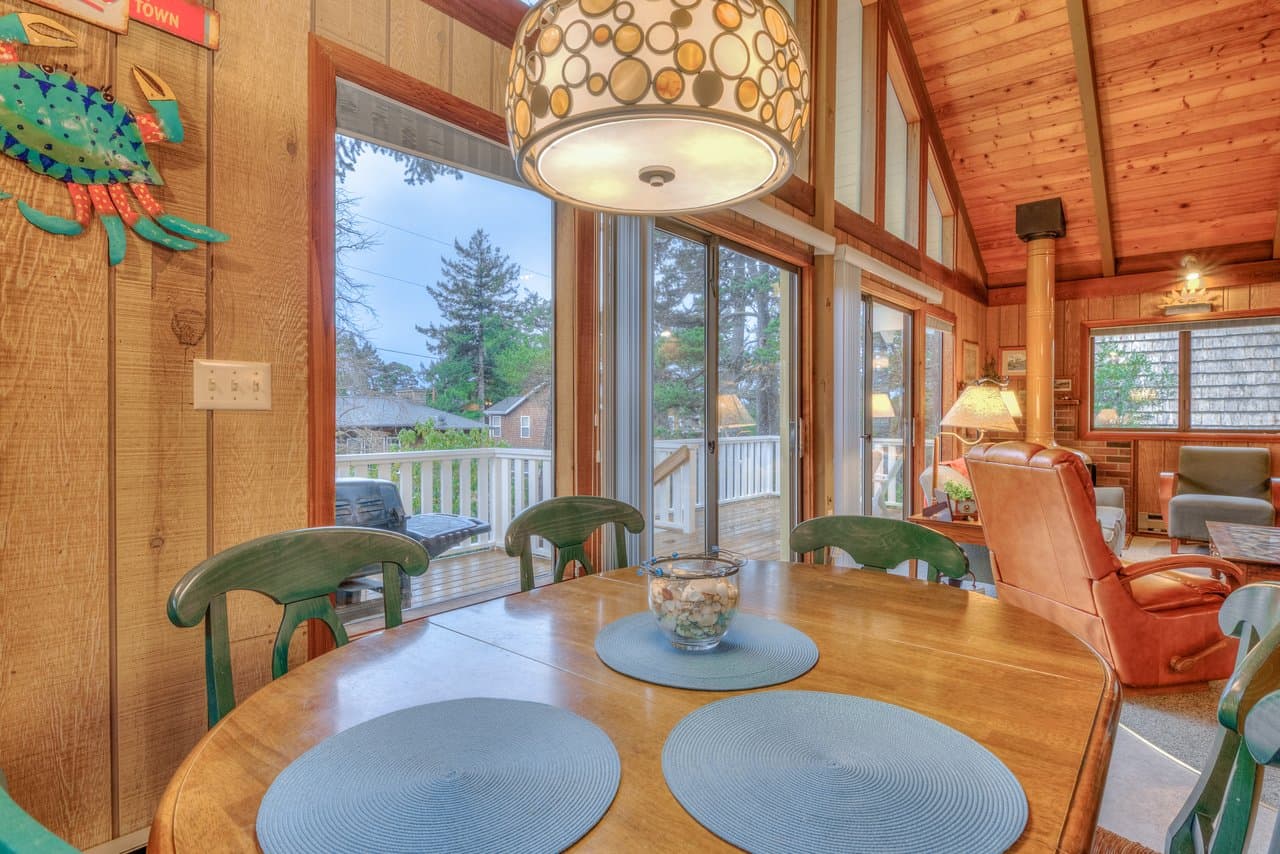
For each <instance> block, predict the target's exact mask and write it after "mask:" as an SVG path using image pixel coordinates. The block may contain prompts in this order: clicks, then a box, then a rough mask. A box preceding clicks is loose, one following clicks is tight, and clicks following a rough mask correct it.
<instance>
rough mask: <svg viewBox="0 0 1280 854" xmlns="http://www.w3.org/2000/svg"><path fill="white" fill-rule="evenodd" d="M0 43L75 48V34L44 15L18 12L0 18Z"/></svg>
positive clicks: (78, 42) (76, 41)
mask: <svg viewBox="0 0 1280 854" xmlns="http://www.w3.org/2000/svg"><path fill="white" fill-rule="evenodd" d="M0 42H17V43H18V44H29V45H34V46H36V47H75V46H76V45H78V44H80V40H79V39H78V38H76V34H75V33H73V32H71V30H68V29H67V28H66V27H64V26H62V24H59V23H58V22H57V21H53V20H50V19H49V18H46V17H45V16H44V15H33V14H31V13H30V12H19V13H17V14H16V15H6V16H4V17H3V18H0Z"/></svg>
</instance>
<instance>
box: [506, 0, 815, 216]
mask: <svg viewBox="0 0 1280 854" xmlns="http://www.w3.org/2000/svg"><path fill="white" fill-rule="evenodd" d="M516 32H517V36H516V43H515V45H514V46H513V48H512V51H511V65H510V68H509V74H508V78H507V95H506V114H507V135H508V138H509V139H510V142H511V150H512V153H513V154H514V155H515V159H516V167H517V168H518V169H519V171H520V174H521V175H522V176H523V177H524V179H525V180H526V181H527V182H528V183H529V184H530V185H532V186H533V187H535V188H537V189H538V190H540V191H541V192H543V193H545V194H546V195H548V196H551V197H552V198H555V199H559V200H561V201H565V202H568V203H570V204H574V205H579V206H584V207H589V208H595V209H598V210H604V211H611V212H614V213H624V214H657V213H688V212H692V211H699V210H708V209H713V208H719V207H725V206H728V205H732V204H735V203H737V202H741V201H745V200H747V199H750V198H754V197H756V196H760V195H763V194H765V193H767V192H769V191H770V190H772V189H774V188H776V187H778V186H779V185H781V184H782V183H783V182H784V181H786V179H787V178H788V176H790V174H791V171H792V169H793V168H794V166H795V160H796V151H797V145H798V144H799V141H800V139H801V137H802V135H803V133H804V130H805V128H806V126H807V125H808V122H809V109H810V105H809V93H810V79H809V68H808V63H807V61H806V59H805V56H804V52H803V51H802V50H801V49H800V42H799V40H798V39H797V37H796V33H795V29H794V28H793V26H792V23H791V19H790V18H789V17H788V16H787V13H786V11H785V10H784V9H783V8H782V7H781V6H780V5H779V4H778V3H777V2H776V0H542V2H541V3H539V4H538V5H536V6H534V7H533V8H532V9H530V10H529V12H528V13H527V14H526V15H525V18H524V20H523V22H522V23H521V24H520V27H519V29H518V30H517V31H516Z"/></svg>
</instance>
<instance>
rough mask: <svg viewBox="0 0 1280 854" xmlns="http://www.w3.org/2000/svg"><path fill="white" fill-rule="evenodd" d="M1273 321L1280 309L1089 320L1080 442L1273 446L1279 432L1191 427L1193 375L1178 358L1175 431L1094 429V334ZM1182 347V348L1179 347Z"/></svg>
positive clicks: (1084, 327) (1083, 346) (1083, 347)
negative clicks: (1159, 441) (1254, 443)
mask: <svg viewBox="0 0 1280 854" xmlns="http://www.w3.org/2000/svg"><path fill="white" fill-rule="evenodd" d="M1252 319H1274V320H1277V321H1280V309H1276V308H1254V309H1245V310H1242V311H1214V312H1201V313H1198V314H1178V315H1174V316H1171V317H1130V318H1123V319H1118V320H1086V321H1084V322H1082V323H1081V324H1080V351H1079V352H1080V359H1079V366H1078V368H1077V374H1078V376H1077V377H1076V380H1077V387H1078V388H1079V389H1080V398H1079V416H1078V421H1077V431H1078V435H1079V437H1080V439H1081V440H1097V441H1107V440H1113V441H1120V440H1133V439H1176V440H1196V441H1237V442H1238V441H1242V440H1247V441H1262V442H1267V441H1270V442H1274V441H1275V440H1276V437H1277V436H1280V428H1277V429H1276V430H1259V429H1257V428H1253V427H1251V428H1247V429H1241V430H1222V429H1211V430H1205V429H1200V430H1197V429H1193V428H1191V427H1189V426H1188V425H1189V423H1190V405H1191V399H1190V389H1189V386H1190V382H1191V378H1190V374H1187V373H1186V372H1185V371H1184V370H1183V357H1182V356H1181V354H1180V356H1179V369H1178V426H1177V427H1173V428H1151V427H1143V428H1135V429H1096V428H1094V427H1093V336H1094V334H1095V330H1105V329H1116V328H1121V327H1130V326H1142V327H1154V328H1158V327H1160V326H1168V325H1170V324H1184V325H1185V324H1188V323H1202V322H1206V321H1208V322H1213V321H1221V320H1252ZM1180 346H1181V345H1180Z"/></svg>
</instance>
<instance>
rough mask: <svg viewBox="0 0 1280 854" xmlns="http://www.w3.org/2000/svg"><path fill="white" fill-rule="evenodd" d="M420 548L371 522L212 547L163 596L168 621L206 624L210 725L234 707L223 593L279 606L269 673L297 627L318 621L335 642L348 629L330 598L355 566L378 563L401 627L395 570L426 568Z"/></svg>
mask: <svg viewBox="0 0 1280 854" xmlns="http://www.w3.org/2000/svg"><path fill="white" fill-rule="evenodd" d="M428 561H429V559H428V557H427V552H426V549H424V548H423V547H422V545H421V544H420V543H418V542H417V541H416V540H414V539H412V538H411V537H406V536H405V535H403V534H397V533H394V532H392V531H382V530H377V529H373V528H347V527H326V528H304V529H301V530H297V531H285V532H283V533H279V534H270V535H268V536H265V537H259V538H258V539H256V540H251V541H249V542H247V543H241V544H240V545H238V546H233V547H231V548H229V549H226V550H225V551H222V552H219V553H218V554H216V555H214V556H213V557H211V558H209V559H207V560H205V561H204V562H202V563H201V564H200V565H199V566H197V567H195V568H194V569H192V570H191V571H190V572H188V573H187V574H186V575H184V576H183V577H182V579H181V580H180V581H179V582H178V583H177V584H176V585H174V588H173V591H172V592H171V593H170V594H169V620H170V621H171V622H172V623H173V624H174V625H175V626H179V627H191V626H195V625H198V624H199V623H200V622H201V621H204V624H205V677H206V689H207V695H208V701H209V725H210V726H213V725H214V724H215V723H217V722H218V721H219V720H221V719H222V717H223V716H224V715H226V714H227V712H229V711H231V709H233V708H234V707H235V704H236V700H235V690H234V688H233V686H232V681H231V643H230V640H229V633H228V629H227V602H226V594H227V593H228V592H229V591H231V590H250V591H253V592H256V593H261V594H263V595H265V596H269V597H271V598H272V599H273V600H275V601H276V602H277V603H279V604H280V605H283V606H284V613H283V614H282V616H281V621H280V628H279V630H278V631H277V633H276V641H275V646H274V648H273V653H272V662H271V673H272V677H273V678H276V677H279V676H282V675H283V674H284V673H285V672H287V671H288V669H289V642H290V640H292V638H293V634H294V631H295V630H296V629H297V628H298V626H300V625H302V624H303V623H304V622H306V621H308V620H318V621H320V622H322V623H324V624H325V625H326V626H328V627H329V630H330V632H332V634H333V638H334V641H335V642H336V643H337V644H338V645H339V646H341V645H343V644H345V643H346V642H347V633H346V631H345V630H344V629H343V627H342V623H341V621H340V620H339V619H338V615H337V612H336V611H334V608H333V603H332V602H331V601H330V599H329V597H330V595H331V594H333V593H335V592H336V591H337V590H338V585H339V584H341V583H342V581H343V580H344V579H346V578H348V577H350V576H352V575H355V574H357V573H358V572H359V571H360V570H362V569H364V568H365V567H367V566H371V565H373V564H381V569H382V585H383V587H382V589H383V614H384V619H385V621H386V625H387V627H388V628H392V627H394V626H398V625H400V619H401V618H400V604H401V600H400V573H401V572H404V573H405V574H406V575H421V574H422V573H424V572H426V571H427V564H428Z"/></svg>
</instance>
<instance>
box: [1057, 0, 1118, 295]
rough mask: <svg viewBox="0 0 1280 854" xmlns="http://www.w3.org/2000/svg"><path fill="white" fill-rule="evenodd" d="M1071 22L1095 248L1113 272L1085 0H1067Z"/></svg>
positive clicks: (1113, 254)
mask: <svg viewBox="0 0 1280 854" xmlns="http://www.w3.org/2000/svg"><path fill="white" fill-rule="evenodd" d="M1067 18H1068V19H1069V20H1070V26H1071V48H1072V52H1073V53H1074V55H1075V61H1076V78H1077V80H1078V81H1079V91H1080V109H1081V112H1082V113H1083V116H1084V137H1085V147H1086V148H1087V150H1088V152H1089V178H1090V181H1091V183H1092V185H1093V210H1094V215H1095V216H1096V217H1097V227H1098V251H1099V253H1100V254H1101V256H1102V275H1103V276H1105V277H1110V276H1114V275H1115V274H1116V251H1115V245H1114V243H1113V240H1112V231H1111V204H1110V198H1109V196H1108V195H1107V172H1106V163H1105V162H1104V160H1103V147H1102V127H1101V122H1100V120H1099V115H1098V85H1097V78H1096V76H1095V75H1094V70H1093V46H1092V44H1091V43H1090V41H1089V12H1088V10H1087V9H1086V8H1085V0H1067Z"/></svg>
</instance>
